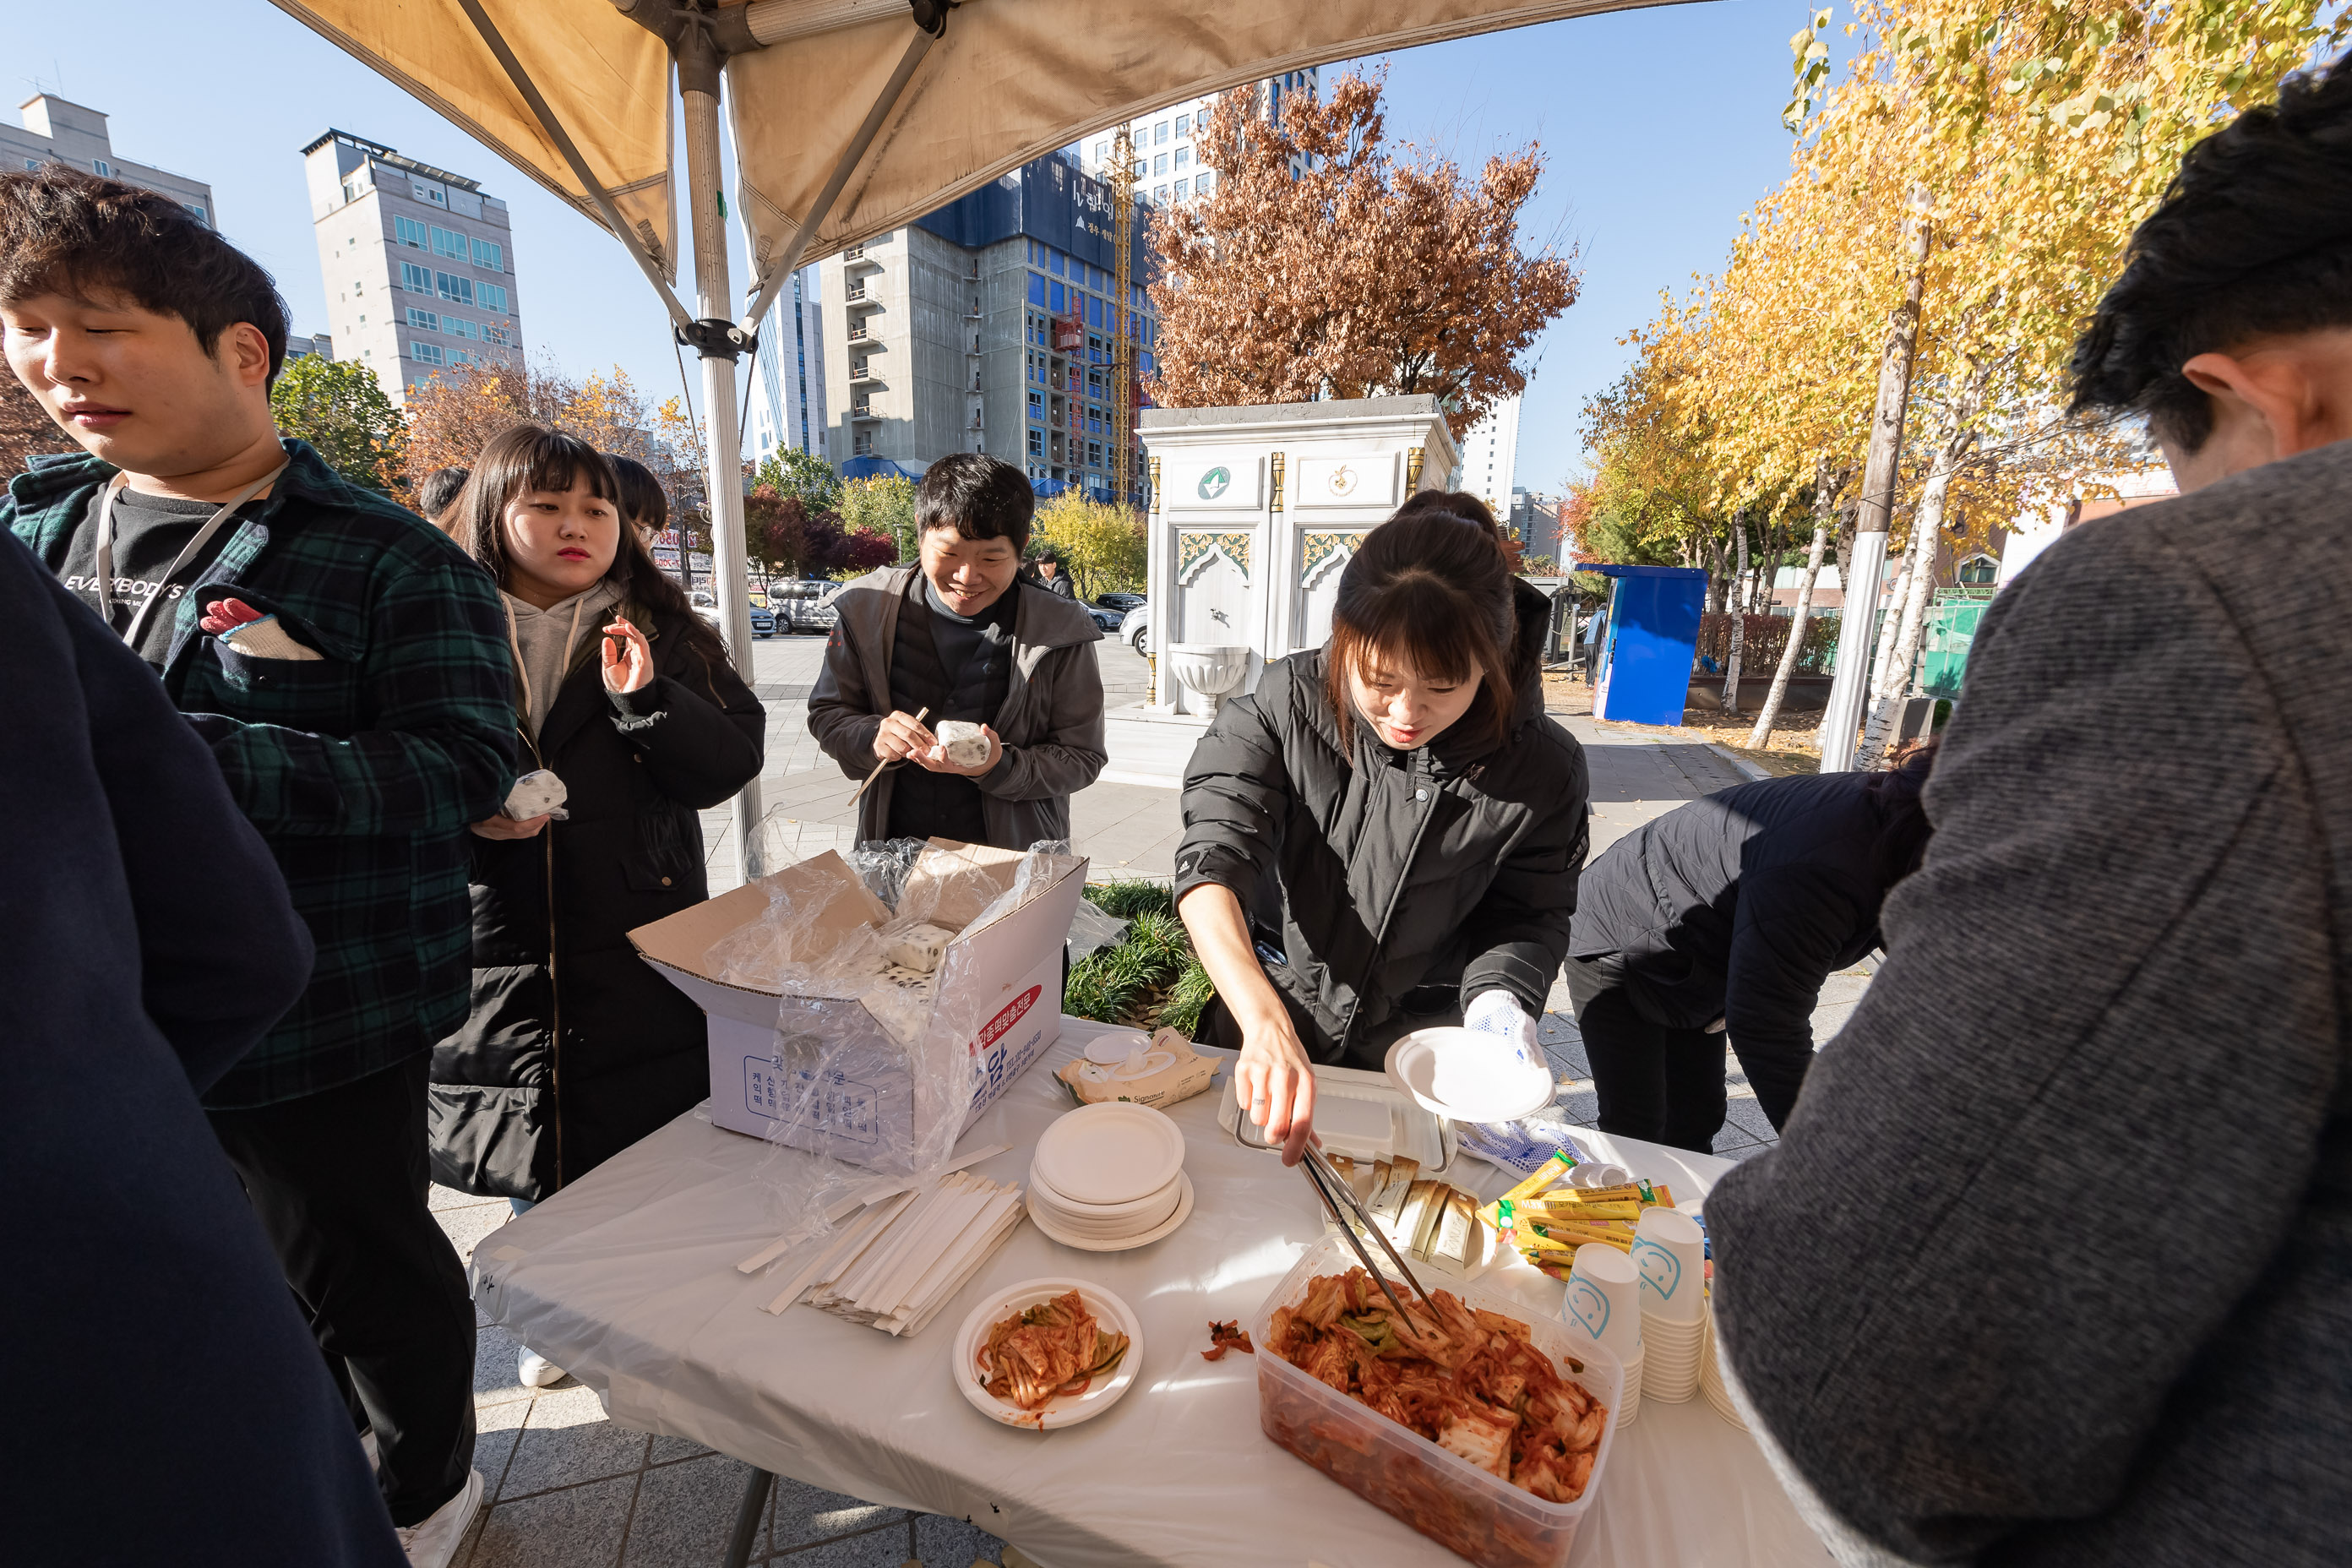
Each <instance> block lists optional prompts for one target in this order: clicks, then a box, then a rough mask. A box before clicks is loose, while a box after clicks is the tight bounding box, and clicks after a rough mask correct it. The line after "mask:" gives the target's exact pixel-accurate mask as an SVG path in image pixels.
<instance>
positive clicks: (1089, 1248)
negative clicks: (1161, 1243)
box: [1029, 1176, 1192, 1252]
mask: <svg viewBox="0 0 2352 1568" xmlns="http://www.w3.org/2000/svg"><path fill="white" fill-rule="evenodd" d="M1180 1179H1181V1181H1182V1182H1183V1184H1184V1195H1183V1196H1182V1197H1181V1198H1179V1199H1177V1200H1176V1212H1175V1213H1174V1214H1172V1215H1169V1216H1168V1217H1167V1218H1166V1219H1164V1220H1162V1221H1161V1222H1160V1224H1158V1225H1156V1226H1153V1227H1152V1228H1151V1229H1150V1230H1147V1231H1144V1232H1143V1233H1142V1234H1140V1235H1139V1236H1130V1237H1123V1238H1121V1239H1119V1240H1116V1241H1113V1240H1108V1239H1105V1238H1104V1237H1095V1236H1079V1235H1077V1234H1076V1233H1075V1232H1073V1231H1066V1230H1064V1229H1063V1228H1062V1227H1061V1226H1057V1225H1055V1223H1054V1220H1053V1216H1052V1215H1048V1214H1040V1213H1039V1212H1038V1209H1037V1196H1036V1194H1035V1193H1034V1192H1032V1193H1031V1194H1030V1195H1029V1223H1030V1224H1032V1225H1034V1226H1036V1227H1037V1228H1038V1229H1039V1230H1041V1231H1043V1232H1044V1233H1045V1239H1046V1240H1048V1241H1058V1242H1060V1243H1061V1244H1062V1245H1063V1246H1064V1247H1076V1248H1077V1249H1078V1250H1079V1251H1080V1252H1125V1251H1127V1250H1129V1248H1130V1247H1149V1246H1150V1245H1151V1244H1152V1243H1153V1242H1155V1241H1158V1240H1159V1239H1160V1237H1164V1236H1172V1235H1174V1234H1175V1233H1176V1229H1177V1227H1178V1226H1181V1225H1182V1224H1183V1223H1184V1222H1185V1221H1186V1220H1188V1219H1191V1218H1192V1177H1190V1176H1184V1177H1181V1178H1180Z"/></svg>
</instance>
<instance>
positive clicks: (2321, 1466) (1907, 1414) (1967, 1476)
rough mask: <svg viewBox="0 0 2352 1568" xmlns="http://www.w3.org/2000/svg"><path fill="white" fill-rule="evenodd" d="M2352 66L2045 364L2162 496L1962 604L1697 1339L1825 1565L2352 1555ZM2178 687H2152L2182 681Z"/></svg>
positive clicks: (2259, 148) (2224, 146) (2219, 186)
mask: <svg viewBox="0 0 2352 1568" xmlns="http://www.w3.org/2000/svg"><path fill="white" fill-rule="evenodd" d="M2347 219H2352V68H2347V66H2346V65H2345V64H2343V63H2342V62H2338V63H2337V64H2336V66H2335V67H2334V68H2331V69H2329V70H2328V71H2327V73H2326V75H2325V76H2324V77H2317V78H2296V79H2290V80H2289V81H2288V82H2287V84H2286V85H2285V87H2284V89H2283V90H2282V92H2281V93H2280V98H2279V102H2278V104H2277V105H2276V107H2275V108H2273V107H2272V106H2269V105H2257V106H2254V107H2252V108H2249V109H2247V110H2245V111H2244V112H2243V113H2242V114H2241V115H2239V117H2238V118H2237V119H2236V120H2234V121H2231V123H2230V124H2229V125H2228V126H2226V127H2225V128H2223V129H2222V130H2221V131H2219V132H2215V133H2214V134H2213V135H2211V136H2210V137H2208V138H2206V139H2205V140H2204V141H2203V142H2200V143H2198V144H2197V145H2196V146H2195V147H2193V148H2191V149H2190V150H2189V154H2188V157H2187V159H2186V160H2185V161H2184V163H2183V164H2182V166H2181V170H2180V173H2179V176H2178V177H2177V179H2176V180H2175V182H2174V184H2173V185H2172V187H2171V190H2170V191H2169V193H2168V195H2166V197H2165V199H2164V201H2163V203H2162V204H2161V205H2159V206H2158V208H2157V209H2156V211H2155V212H2154V214H2152V215H2151V216H2149V217H2148V218H2147V220H2146V221H2145V222H2143V223H2142V224H2141V225H2140V226H2139V230H2138V232H2137V234H2136V235H2135V236H2134V237H2133V240H2132V244H2131V247H2130V250H2129V252H2128V259H2127V261H2126V265H2125V268H2124V272H2123V276H2122V278H2121V279H2119V280H2118V281H2117V282H2116V284H2115V285H2114V286H2113V287H2112V288H2111V289H2109V290H2108V291H2107V295H2106V298H2105V300H2102V301H2101V302H2100V305H2099V308H2098V310H2097V312H2096V313H2095V315H2094V317H2093V318H2092V321H2091V324H2090V327H2089V329H2088V330H2087V331H2086V332H2085V333H2084V337H2083V339H2082V341H2081V342H2079V343H2078V344H2077V345H2076V347H2075V351H2074V378H2075V379H2074V393H2075V399H2076V402H2077V404H2078V405H2081V406H2084V407H2088V408H2097V409H2102V410H2116V411H2124V410H2129V411H2133V412H2137V413H2138V414H2140V415H2144V416H2147V419H2148V422H2149V426H2150V428H2151V429H2152V431H2153V433H2154V434H2155V436H2156V437H2157V439H2158V442H2159V443H2160V444H2161V446H2162V447H2163V448H2164V452H2165V456H2166V458H2167V460H2168V462H2169V464H2170V466H2171V468H2172V473H2173V477H2174V478H2175V479H2178V480H2179V484H2180V489H2181V490H2182V492H2183V493H2182V494H2181V495H2180V496H2179V498H2177V499H2174V500H2166V501H2163V502H2161V503H2159V504H2158V505H2155V506H2149V507H2145V508H2134V509H2133V510H2130V511H2127V512H2124V513H2122V514H2121V515H2119V516H2116V517H2110V518H2103V519H2099V520H2097V521H2091V522H2086V523H2084V524H2083V525H2082V526H2081V527H2079V528H2076V529H2074V530H2072V531H2069V532H2068V533H2067V534H2066V535H2065V536H2064V537H2063V538H2062V539H2060V540H2059V541H2058V542H2056V543H2054V544H2053V545H2052V546H2051V547H2050V549H2049V551H2048V552H2046V553H2044V554H2043V555H2042V556H2041V558H2040V559H2038V560H2036V561H2035V562H2034V563H2033V564H2032V566H2031V567H2030V568H2028V569H2027V570H2026V571H2025V572H2024V573H2023V574H2021V575H2020V576H2019V577H2017V578H2016V579H2015V580H2014V581H2012V582H2011V583H2010V584H2008V586H2006V587H2004V588H2003V589H2002V590H2001V592H2000V597H1999V598H1997V599H1995V600H1994V601H1993V603H1992V607H1991V608H1990V609H1989V610H1988V611H1986V613H1985V617H1984V623H1983V625H1982V626H1980V627H1979V630H1978V632H1977V637H1976V644H1975V647H1973V648H1972V649H1971V650H1970V652H1969V676H1968V690H1967V694H1966V696H1965V697H1964V698H1963V699H1962V700H1961V702H1960V705H1959V709H1958V712H1957V713H1955V714H1954V716H1953V719H1952V722H1951V724H1950V726H1949V727H1948V729H1947V730H1946V731H1944V737H1943V742H1942V744H1941V746H1940V748H1939V752H1940V754H1939V755H1938V756H1937V760H1936V776H1935V778H1934V779H1933V780H1932V781H1930V783H1929V784H1928V786H1927V815H1928V816H1929V818H1930V819H1932V820H1933V821H1934V823H1935V825H1936V841H1935V845H1934V847H1933V848H1931V849H1930V850H1929V852H1928V855H1927V864H1926V865H1925V866H1923V867H1921V868H1920V869H1919V871H1918V872H1917V874H1916V875H1915V876H1913V877H1911V878H1909V879H1906V881H1905V882H1904V884H1903V885H1902V886H1901V887H1900V888H1897V889H1895V893H1894V895H1893V897H1891V898H1889V899H1888V900H1887V901H1886V913H1885V928H1886V958H1885V962H1884V963H1882V964H1881V965H1880V967H1879V970H1878V973H1877V975H1876V976H1875V977H1874V979H1873V980H1872V981H1871V984H1870V990H1869V991H1868V992H1867V993H1866V994H1864V997H1863V999H1862V1001H1861V1003H1860V1004H1859V1005H1857V1006H1856V1007H1855V1008H1854V1013H1853V1019H1852V1020H1851V1021H1850V1022H1849V1023H1848V1024H1847V1025H1846V1026H1845V1027H1844V1028H1843V1029H1842V1030H1840V1031H1839V1033H1838V1037H1837V1041H1836V1043H1835V1044H1834V1045H1833V1046H1832V1047H1831V1048H1830V1049H1828V1050H1826V1051H1823V1052H1822V1056H1821V1059H1820V1060H1819V1061H1817V1062H1816V1063H1814V1065H1813V1071H1812V1075H1811V1078H1810V1079H1807V1080H1806V1083H1805V1093H1804V1098H1803V1100H1801V1102H1800V1103H1799V1104H1798V1107H1797V1114H1796V1116H1795V1117H1794V1118H1793V1119H1791V1120H1790V1123H1789V1126H1788V1130H1787V1131H1786V1132H1785V1133H1783V1134H1782V1136H1781V1139H1780V1146H1779V1147H1778V1148H1776V1149H1773V1150H1770V1151H1768V1152H1764V1153H1762V1154H1759V1155H1758V1156H1756V1157H1755V1158H1753V1159H1750V1160H1748V1161H1747V1162H1745V1163H1742V1164H1741V1165H1740V1166H1739V1167H1738V1169H1737V1170H1734V1171H1732V1172H1730V1173H1727V1174H1726V1175H1725V1176H1724V1178H1723V1179H1722V1181H1721V1182H1719V1183H1718V1184H1717V1185H1716V1187H1715V1190H1714V1191H1713V1192H1712V1193H1710V1194H1708V1196H1707V1202H1706V1217H1707V1222H1708V1225H1709V1227H1710V1230H1711V1234H1712V1240H1713V1243H1714V1248H1715V1268H1716V1276H1715V1293H1714V1300H1715V1310H1716V1327H1717V1332H1718V1337H1719V1342H1720V1344H1721V1346H1722V1361H1723V1363H1724V1365H1725V1367H1726V1369H1727V1373H1729V1375H1728V1377H1727V1380H1726V1381H1727V1383H1730V1384H1734V1385H1735V1386H1734V1387H1733V1388H1732V1396H1733V1398H1735V1399H1737V1400H1741V1401H1744V1403H1745V1407H1746V1409H1747V1412H1748V1425H1749V1426H1750V1427H1751V1428H1752V1429H1753V1430H1754V1431H1755V1432H1756V1434H1757V1436H1758V1439H1759V1444H1760V1445H1761V1447H1763V1449H1764V1451H1765V1453H1766V1455H1767V1457H1768V1458H1771V1459H1772V1460H1773V1462H1774V1464H1775V1467H1776V1468H1777V1469H1778V1470H1779V1471H1780V1476H1781V1478H1782V1479H1783V1480H1784V1481H1786V1482H1787V1483H1788V1485H1789V1488H1790V1493H1791V1495H1792V1496H1794V1497H1795V1498H1796V1499H1797V1500H1798V1502H1799V1506H1800V1507H1801V1508H1802V1509H1805V1510H1809V1513H1810V1517H1811V1520H1812V1521H1813V1522H1814V1524H1815V1527H1816V1528H1817V1529H1818V1530H1820V1531H1822V1535H1823V1537H1824V1539H1825V1540H1826V1541H1827V1542H1828V1543H1829V1544H1830V1546H1831V1549H1832V1551H1833V1552H1835V1553H1836V1554H1837V1556H1838V1557H1839V1558H1840V1559H1841V1560H1842V1561H1843V1562H1845V1563H1870V1564H1882V1563H2000V1564H2003V1565H2006V1568H2043V1565H2048V1568H2060V1565H2063V1568H2213V1565H2215V1564H2221V1563H2259V1564H2262V1565H2263V1568H2321V1565H2323V1564H2326V1565H2329V1568H2335V1565H2340V1564H2341V1563H2344V1562H2345V1561H2346V1560H2347V1554H2352V1544H2347V1543H2352V1462H2347V1456H2352V1005H2347V998H2352V792H2347V790H2346V789H2345V787H2344V783H2343V781H2344V779H2345V778H2346V776H2347V773H2352V721H2347V717H2346V716H2347V714H2352V668H2347V665H2346V663H2345V660H2344V657H2343V647H2342V641H2341V637H2340V629H2341V628H2342V627H2344V626H2352V224H2347ZM2183 669H2195V670H2197V671H2198V673H2199V679H2198V681H2197V695H2196V700H2194V701H2191V702H2183V701H2182V700H2180V699H2181V693H2180V686H2179V681H2180V674H2179V672H2180V671H2181V670H2183Z"/></svg>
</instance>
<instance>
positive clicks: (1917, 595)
mask: <svg viewBox="0 0 2352 1568" xmlns="http://www.w3.org/2000/svg"><path fill="white" fill-rule="evenodd" d="M1990 373H1991V366H1990V364H1989V363H1987V364H1972V365H1970V366H1969V375H1968V379H1967V380H1965V381H1964V382H1962V383H1961V384H1960V390H1959V396H1958V400H1957V401H1956V402H1955V404H1954V405H1953V409H1952V418H1951V422H1950V423H1949V424H1948V426H1946V430H1945V436H1944V438H1943V439H1942V440H1941V441H1940V442H1938V443H1937V447H1936V450H1935V453H1934V456H1933V457H1932V458H1931V459H1930V460H1929V463H1928V468H1927V483H1926V484H1925V485H1923V486H1922V487H1921V488H1920V491H1919V506H1918V510H1916V512H1915V513H1914V514H1913V516H1912V519H1911V536H1912V540H1913V542H1914V548H1913V551H1912V553H1913V554H1914V555H1915V556H1917V557H1918V559H1919V564H1918V566H1917V568H1916V571H1915V572H1914V574H1913V576H1912V579H1911V581H1910V582H1909V583H1908V584H1906V592H1905V594H1904V595H1903V596H1902V597H1901V599H1900V600H1898V603H1899V604H1900V605H1901V606H1902V612H1903V614H1902V620H1901V623H1900V625H1899V626H1898V628H1897V629H1896V630H1895V635H1894V636H1893V637H1889V638H1888V639H1887V642H1888V645H1889V647H1888V655H1887V660H1886V665H1885V669H1884V670H1883V671H1882V672H1881V674H1880V676H1879V681H1878V689H1877V690H1876V692H1875V693H1874V696H1873V699H1872V701H1871V706H1870V721H1869V723H1868V724H1866V725H1865V726H1864V729H1863V734H1862V749H1861V751H1860V752H1858V753H1857V754H1856V757H1855V761H1854V765H1855V766H1856V767H1858V768H1865V769H1867V768H1873V767H1875V766H1877V765H1878V761H1879V759H1880V758H1881V757H1882V756H1883V755H1885V751H1886V746H1887V742H1888V740H1889V739H1890V738H1891V737H1892V736H1893V734H1894V732H1895V727H1896V721H1897V720H1898V719H1899V718H1900V716H1901V714H1902V711H1903V702H1904V699H1905V697H1906V693H1907V691H1908V689H1909V687H1910V685H1911V667H1912V666H1913V665H1914V664H1915V663H1916V662H1917V661H1918V658H1919V639H1920V637H1921V635H1922V634H1923V633H1924V632H1925V631H1926V630H1927V600H1928V598H1929V596H1930V594H1931V592H1932V591H1933V589H1934V587H1935V580H1936V552H1937V542H1938V541H1939V540H1940V539H1941V538H1942V537H1943V531H1944V503H1945V501H1946V500H1947V499H1948V498H1949V496H1950V494H1951V489H1952V479H1953V477H1954V476H1955V475H1956V474H1957V473H1958V471H1959V467H1960V463H1961V461H1962V459H1964V458H1966V457H1967V456H1968V453H1969V447H1973V446H1974V445H1975V444H1976V439H1977V431H1976V417H1977V410H1978V408H1979V405H1981V404H1982V402H1983V400H1984V389H1985V383H1986V381H1987V380H1988V379H1989V378H1990Z"/></svg>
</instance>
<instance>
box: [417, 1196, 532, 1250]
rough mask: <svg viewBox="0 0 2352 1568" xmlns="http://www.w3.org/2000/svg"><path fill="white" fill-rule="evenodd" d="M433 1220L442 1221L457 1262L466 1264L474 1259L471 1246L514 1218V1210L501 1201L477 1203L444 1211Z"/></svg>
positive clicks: (442, 1226)
mask: <svg viewBox="0 0 2352 1568" xmlns="http://www.w3.org/2000/svg"><path fill="white" fill-rule="evenodd" d="M433 1217H434V1218H435V1219H436V1220H438V1221H440V1222H441V1229H442V1231H443V1232H444V1234H446V1236H447V1237H449V1245H450V1246H452V1247H456V1248H457V1261H458V1262H460V1263H465V1262H469V1261H471V1260H472V1258H473V1256H474V1244H475V1243H476V1242H478V1241H480V1240H481V1239H482V1237H486V1236H488V1235H489V1234H490V1232H492V1231H494V1230H496V1229H498V1228H499V1226H502V1225H504V1224H506V1223H507V1221H509V1220H510V1219H512V1218H514V1210H513V1209H512V1208H511V1207H510V1206H509V1205H507V1204H505V1203H503V1202H500V1203H494V1204H476V1205H469V1206H468V1207H466V1208H461V1209H443V1210H442V1211H441V1212H440V1213H438V1214H436V1215H434V1216H433Z"/></svg>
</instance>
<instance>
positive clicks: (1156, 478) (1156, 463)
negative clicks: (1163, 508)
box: [1151, 458, 1160, 517]
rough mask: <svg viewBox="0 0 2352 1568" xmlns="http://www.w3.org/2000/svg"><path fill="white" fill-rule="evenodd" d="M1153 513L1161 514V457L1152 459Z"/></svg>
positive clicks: (1156, 515)
mask: <svg viewBox="0 0 2352 1568" xmlns="http://www.w3.org/2000/svg"><path fill="white" fill-rule="evenodd" d="M1151 515H1152V516H1154V517H1158V516H1159V515H1160V459H1159V458H1152V459H1151Z"/></svg>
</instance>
